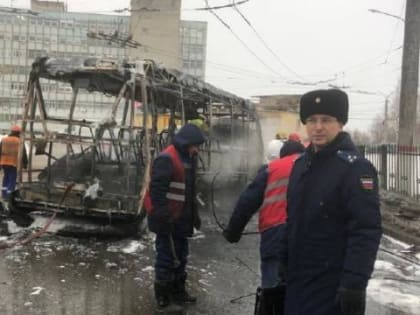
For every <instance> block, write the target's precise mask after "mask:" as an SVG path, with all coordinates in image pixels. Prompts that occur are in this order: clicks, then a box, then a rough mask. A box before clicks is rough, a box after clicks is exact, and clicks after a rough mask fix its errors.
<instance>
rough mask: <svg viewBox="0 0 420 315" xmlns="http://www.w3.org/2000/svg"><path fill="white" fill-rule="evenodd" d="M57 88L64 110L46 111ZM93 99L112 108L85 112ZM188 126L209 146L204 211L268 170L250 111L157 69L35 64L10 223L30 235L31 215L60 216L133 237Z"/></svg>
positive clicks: (84, 62) (107, 63) (51, 61)
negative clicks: (216, 193) (230, 186)
mask: <svg viewBox="0 0 420 315" xmlns="http://www.w3.org/2000/svg"><path fill="white" fill-rule="evenodd" d="M57 85H59V86H60V87H64V88H65V89H67V91H68V95H67V96H68V98H67V103H66V104H67V105H66V106H65V107H60V108H59V109H57V108H55V107H54V106H55V104H54V102H48V89H51V86H57ZM81 91H84V93H80V92H81ZM86 91H87V92H89V93H86ZM90 93H93V94H101V95H104V97H107V101H108V103H106V104H105V105H101V106H102V107H103V108H100V109H99V111H98V113H97V114H95V115H89V113H87V111H86V108H85V106H86V105H85V104H86V103H87V102H89V94H90ZM86 95H88V96H86ZM81 98H83V102H81V101H80V99H81ZM187 122H192V123H197V122H198V123H199V125H200V128H202V130H203V132H204V133H205V135H206V138H207V141H206V143H205V144H204V145H203V146H202V148H201V151H200V155H199V159H198V174H199V187H201V188H200V189H201V191H200V193H199V194H198V195H199V196H201V197H200V200H199V201H200V202H199V205H201V206H203V207H205V206H206V205H207V206H208V204H209V202H213V201H211V200H210V198H209V195H210V194H209V190H210V189H217V188H220V187H221V186H223V184H224V183H226V181H232V180H234V181H235V180H236V181H238V182H240V183H241V184H240V186H241V185H242V186H243V185H244V184H245V183H246V181H247V179H248V178H249V177H250V176H253V175H254V174H255V171H256V170H257V169H258V167H259V166H260V165H261V163H262V158H263V157H262V152H263V147H262V139H261V129H260V125H259V121H258V117H257V114H256V111H255V108H254V107H253V105H252V104H251V103H250V102H249V101H247V100H245V99H243V98H240V97H237V96H235V95H233V94H231V93H228V92H226V91H223V90H221V89H218V88H216V87H214V86H212V85H210V84H208V83H206V82H204V81H202V80H199V79H197V78H195V77H193V76H190V75H187V74H185V73H181V72H179V71H176V70H170V69H166V68H164V67H162V66H159V65H157V64H156V63H154V62H153V61H152V60H143V61H137V62H129V61H121V60H113V59H101V58H77V57H74V58H61V59H60V58H49V57H42V58H38V59H37V60H36V61H35V62H34V63H33V65H32V71H31V72H30V75H29V80H28V86H27V91H26V95H25V99H24V101H23V114H22V133H21V140H22V141H21V143H22V144H21V145H22V146H25V147H26V150H27V153H28V160H29V163H28V167H27V169H24V168H23V167H22V166H21V165H19V166H18V186H17V190H16V191H15V192H14V193H13V195H12V197H11V200H10V208H11V212H12V217H13V218H14V220H15V222H16V223H17V224H18V225H21V226H28V225H30V224H31V223H32V220H33V218H32V215H33V214H41V215H46V216H48V215H50V214H51V213H56V214H57V215H59V216H61V217H64V218H72V219H76V220H82V221H83V222H89V223H90V222H92V223H95V224H96V225H98V226H99V229H100V230H101V231H108V232H109V233H111V234H112V233H115V234H121V235H124V234H133V233H137V232H138V228H139V225H140V223H141V221H142V219H143V218H144V215H145V214H144V212H143V209H142V203H143V198H144V193H145V188H146V187H147V184H148V181H149V174H150V167H151V163H152V161H153V158H154V157H156V156H157V154H159V152H160V151H161V150H162V149H163V148H165V147H166V146H167V145H168V144H170V142H171V139H172V138H173V136H174V135H175V134H176V132H177V130H178V129H179V128H180V127H181V126H182V125H183V124H185V123H187ZM220 174H223V175H224V176H222V175H220ZM214 176H219V178H218V180H217V183H215V180H214V179H215V177H214ZM209 183H212V185H210V184H209ZM214 186H217V187H214ZM66 190H67V193H66V194H65V196H64V193H65V192H66ZM234 197H236V196H234ZM86 224H87V223H86ZM77 233H80V234H83V231H81V230H80V229H79V230H77V232H76V234H77ZM95 233H96V232H95ZM64 234H65V233H64ZM87 234H89V232H87Z"/></svg>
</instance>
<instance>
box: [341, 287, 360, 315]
mask: <svg viewBox="0 0 420 315" xmlns="http://www.w3.org/2000/svg"><path fill="white" fill-rule="evenodd" d="M336 303H337V304H338V305H339V307H340V309H341V312H342V314H343V315H364V314H365V308H366V291H365V290H354V289H347V288H343V287H340V288H338V291H337V297H336Z"/></svg>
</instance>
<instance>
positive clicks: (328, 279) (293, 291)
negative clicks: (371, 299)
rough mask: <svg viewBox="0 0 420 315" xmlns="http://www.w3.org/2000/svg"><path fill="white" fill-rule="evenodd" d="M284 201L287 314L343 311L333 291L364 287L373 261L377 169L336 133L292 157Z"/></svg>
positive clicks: (343, 135)
mask: <svg viewBox="0 0 420 315" xmlns="http://www.w3.org/2000/svg"><path fill="white" fill-rule="evenodd" d="M287 200H288V208H287V211H288V221H287V230H286V239H285V240H284V241H285V242H284V243H283V244H285V245H286V246H284V248H287V251H284V252H283V253H282V258H283V259H284V260H285V262H286V261H287V296H286V308H285V314H286V315H298V314H299V315H307V314H311V315H338V314H341V313H340V310H339V309H338V307H337V305H335V297H336V294H337V289H338V288H339V287H344V288H350V289H356V290H364V289H365V288H366V286H367V282H368V279H369V277H370V275H371V273H372V271H373V267H374V262H375V259H376V253H377V250H378V246H379V242H380V238H381V233H382V230H381V216H380V211H379V197H378V179H377V173H376V170H375V168H374V167H373V166H372V164H371V163H370V162H369V161H368V160H366V159H364V158H363V157H361V156H360V155H359V153H358V152H357V150H356V148H355V146H354V144H353V142H352V141H351V139H350V136H349V135H348V134H347V133H345V132H341V133H340V134H339V135H338V136H337V137H336V139H335V140H334V141H333V142H332V143H331V144H329V145H328V146H327V147H325V148H324V149H322V150H320V151H319V152H316V153H314V152H313V151H312V149H311V147H309V148H308V149H307V150H306V152H305V153H304V154H303V155H302V156H301V157H300V158H299V159H298V160H296V162H295V165H294V168H293V170H292V174H291V177H290V180H289V189H288V198H287Z"/></svg>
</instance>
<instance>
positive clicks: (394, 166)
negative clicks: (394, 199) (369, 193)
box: [359, 144, 420, 202]
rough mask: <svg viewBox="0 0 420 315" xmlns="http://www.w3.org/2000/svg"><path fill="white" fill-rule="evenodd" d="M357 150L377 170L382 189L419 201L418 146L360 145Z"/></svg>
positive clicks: (419, 160) (419, 171)
mask: <svg viewBox="0 0 420 315" xmlns="http://www.w3.org/2000/svg"><path fill="white" fill-rule="evenodd" d="M359 150H360V152H361V153H362V154H363V155H364V156H365V157H366V158H367V159H368V160H370V161H371V162H372V163H373V165H374V166H375V167H376V169H377V170H378V174H379V184H380V187H381V188H382V189H385V190H390V191H395V192H398V193H401V194H403V195H406V196H410V197H413V198H414V199H416V200H417V201H419V202H420V147H415V146H401V145H397V144H384V145H365V146H360V147H359Z"/></svg>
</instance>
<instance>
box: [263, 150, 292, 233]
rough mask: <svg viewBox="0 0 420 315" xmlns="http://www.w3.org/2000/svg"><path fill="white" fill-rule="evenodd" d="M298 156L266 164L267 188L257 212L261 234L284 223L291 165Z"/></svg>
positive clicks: (290, 156)
mask: <svg viewBox="0 0 420 315" xmlns="http://www.w3.org/2000/svg"><path fill="white" fill-rule="evenodd" d="M298 156H299V154H293V155H289V156H286V157H283V158H281V159H276V160H274V161H272V162H270V163H269V164H268V167H267V171H268V179H267V187H266V189H265V192H264V202H263V204H262V205H261V207H260V211H259V230H260V232H263V231H265V230H267V229H269V228H271V227H274V226H277V225H280V224H283V223H285V222H286V219H287V213H286V207H287V185H288V184H289V176H290V173H291V171H292V167H293V163H294V161H295V160H296V158H297V157H298Z"/></svg>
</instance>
